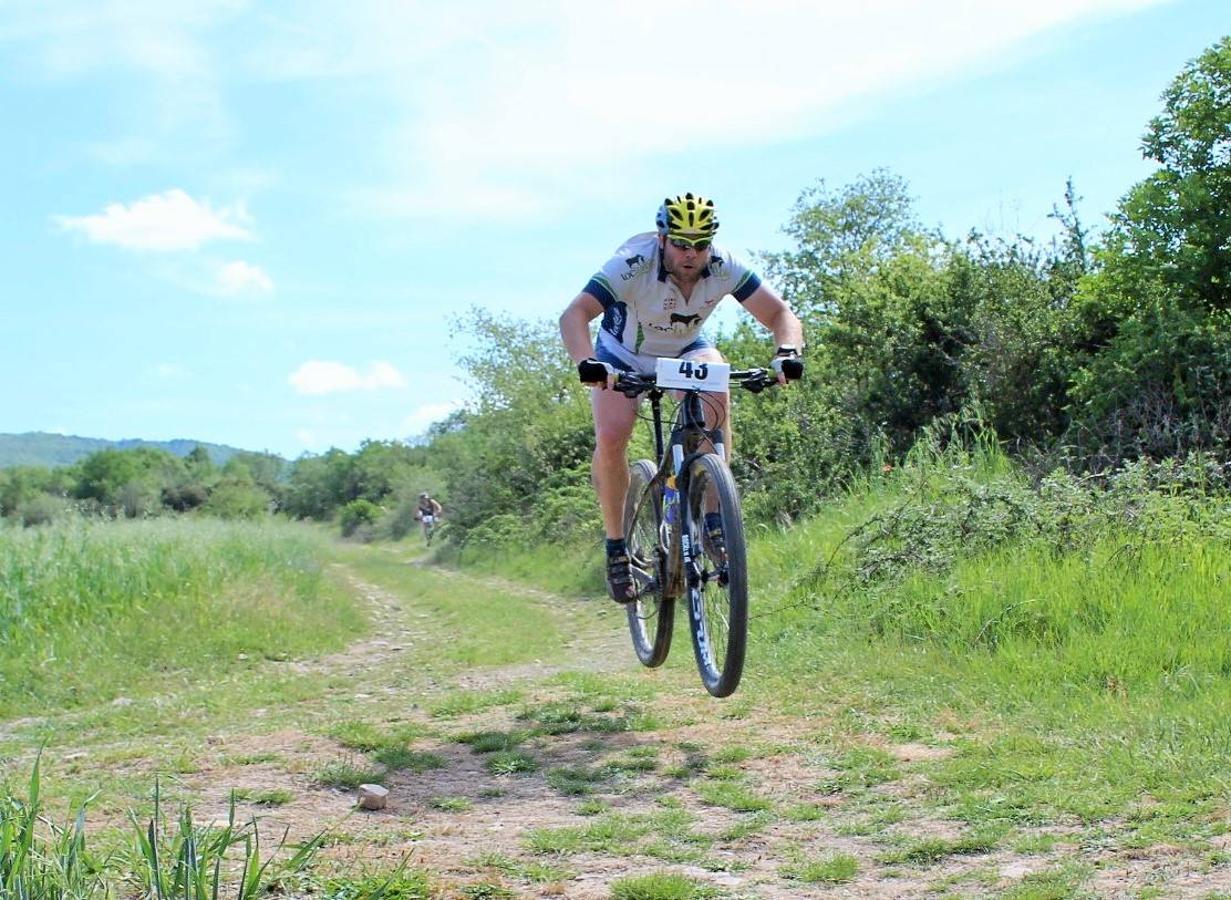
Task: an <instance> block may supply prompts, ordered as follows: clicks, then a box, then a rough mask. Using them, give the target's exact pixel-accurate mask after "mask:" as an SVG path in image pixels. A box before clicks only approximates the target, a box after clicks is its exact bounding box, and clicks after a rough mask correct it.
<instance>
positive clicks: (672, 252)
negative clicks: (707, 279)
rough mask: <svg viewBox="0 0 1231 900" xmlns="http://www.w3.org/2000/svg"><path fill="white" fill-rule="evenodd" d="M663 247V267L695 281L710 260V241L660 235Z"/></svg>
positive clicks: (678, 275) (676, 274) (677, 275)
mask: <svg viewBox="0 0 1231 900" xmlns="http://www.w3.org/2000/svg"><path fill="white" fill-rule="evenodd" d="M659 242H660V243H661V244H662V248H663V268H665V269H666V270H667V271H668V272H670V273H671V274H672V275H675V276H676V277H677V278H684V279H687V280H690V281H694V280H696V279H697V278H700V277H701V271H702V270H703V269H704V268H705V266H706V264H707V263H708V262H709V260H710V242H709V241H708V240H701V241H699V242H697V243H693V242H689V241H685V240H681V239H679V238H671V237H660V238H659Z"/></svg>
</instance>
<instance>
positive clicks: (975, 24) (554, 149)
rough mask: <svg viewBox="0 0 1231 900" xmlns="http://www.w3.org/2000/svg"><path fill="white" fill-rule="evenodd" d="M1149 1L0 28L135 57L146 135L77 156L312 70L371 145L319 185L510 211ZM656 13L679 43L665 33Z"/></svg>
mask: <svg viewBox="0 0 1231 900" xmlns="http://www.w3.org/2000/svg"><path fill="white" fill-rule="evenodd" d="M1165 2H1174V0H1030V2H1023V0H931V2H928V3H920V2H918V0H864V2H862V3H851V2H849V0H759V2H757V3H748V2H745V0H705V2H701V0H677V2H674V3H669V4H662V3H659V2H652V0H611V2H608V3H601V4H596V3H577V2H575V0H538V2H535V3H530V4H511V3H504V2H497V0H472V2H467V3H464V4H457V3H455V2H453V0H413V2H396V0H349V2H348V3H347V4H345V6H343V7H340V6H339V5H338V4H336V3H333V2H330V0H303V2H301V3H298V4H296V5H295V6H294V8H293V9H291V8H289V7H287V8H279V7H278V6H276V5H275V6H273V7H269V8H265V7H257V6H254V5H252V4H250V3H247V2H245V0H111V2H106V3H100V2H98V0H60V2H57V3H55V4H40V3H36V2H28V3H26V4H18V9H17V11H16V12H15V13H10V15H9V17H8V18H9V21H7V22H5V21H0V45H4V44H8V45H12V46H19V47H21V48H22V50H23V51H25V55H26V56H28V57H29V58H31V59H34V60H37V62H38V65H39V67H41V70H42V71H44V72H47V73H51V74H52V75H54V76H56V77H70V76H73V77H82V76H85V75H92V74H94V73H95V72H96V71H97V70H100V69H105V68H110V67H116V68H125V69H128V70H135V71H138V72H141V73H147V74H149V75H151V76H153V80H154V81H155V82H156V84H157V85H158V86H159V87H158V100H159V104H158V106H159V110H158V112H157V113H156V114H155V115H154V118H157V119H158V120H159V123H157V124H152V125H151V126H150V127H151V130H152V136H151V135H150V134H147V133H145V132H143V131H141V129H140V127H139V125H136V124H134V126H133V127H134V129H135V130H136V133H135V134H132V135H113V136H111V140H109V141H106V142H102V143H99V144H96V145H94V146H93V147H92V148H91V149H92V152H93V153H94V154H95V155H96V156H102V157H103V158H106V159H111V160H114V161H120V162H123V161H130V160H133V159H144V158H147V157H149V158H158V152H159V150H160V149H161V150H162V151H163V154H164V155H163V157H162V158H165V155H166V153H167V152H168V148H167V147H165V146H164V145H165V144H166V142H167V140H168V139H169V138H168V136H169V135H174V136H177V137H179V138H183V137H185V136H186V135H187V136H191V137H193V138H197V137H198V136H201V137H204V138H209V137H213V138H214V139H215V141H216V142H225V141H226V140H227V139H228V138H229V137H230V135H231V132H232V131H233V129H234V127H235V126H234V124H233V122H232V118H231V116H230V115H229V114H228V112H227V109H226V103H225V100H226V97H227V96H228V95H229V92H232V91H233V92H235V94H236V95H238V94H239V92H241V91H245V90H247V89H248V88H249V87H250V86H251V85H252V84H253V83H254V82H255V83H258V85H259V83H260V82H308V83H309V91H310V92H311V93H313V94H315V93H316V92H315V91H312V90H311V84H310V83H312V82H320V83H322V84H325V85H328V86H329V87H330V89H331V90H336V92H337V94H336V96H345V97H349V98H351V99H354V100H355V101H356V105H355V107H354V108H355V110H356V113H357V114H358V115H359V116H361V117H363V121H364V123H365V127H364V128H363V129H361V131H362V134H363V140H364V145H365V146H364V147H363V148H360V147H356V148H355V155H356V156H357V157H359V156H361V155H362V154H363V153H364V152H366V149H367V147H369V146H370V147H372V148H374V152H375V153H377V155H378V157H379V158H378V159H377V160H376V161H375V163H376V164H375V165H372V161H371V160H362V162H363V163H364V165H363V166H362V167H359V166H356V169H357V170H358V169H360V168H362V169H363V170H365V171H372V172H374V173H375V174H374V175H373V176H371V178H370V180H368V181H367V182H366V183H364V184H359V185H353V186H350V187H347V186H345V185H344V186H342V187H341V189H342V190H344V191H346V193H347V195H348V196H349V197H351V198H352V199H353V200H354V201H355V202H357V203H358V204H360V205H361V206H362V207H363V208H364V209H365V210H367V211H372V212H377V213H381V214H393V215H398V216H412V217H420V218H432V219H439V220H441V221H444V222H449V223H451V222H456V221H469V220H472V219H473V217H474V216H475V215H476V214H482V215H483V216H484V217H485V218H488V219H496V218H500V219H506V220H513V221H516V220H518V219H519V218H525V217H542V216H548V215H553V214H556V213H558V211H559V210H560V209H562V208H565V207H567V206H569V205H582V204H585V203H588V202H593V201H594V200H595V198H603V197H618V196H621V195H622V193H623V192H624V191H625V190H626V185H627V184H628V183H629V182H630V181H634V180H637V176H636V172H637V167H638V166H639V165H641V164H642V163H643V162H644V161H647V160H653V159H658V158H672V159H684V160H686V159H689V158H690V157H691V156H692V155H697V154H703V153H705V152H707V151H709V150H710V149H711V148H713V147H716V146H717V147H721V148H723V149H725V150H727V151H732V150H736V151H738V150H739V149H741V148H742V149H745V150H752V149H754V148H755V147H757V146H759V145H763V144H766V143H777V142H782V141H787V140H795V139H801V138H805V137H809V136H815V135H817V134H822V133H824V132H825V131H826V130H828V129H832V128H834V127H835V123H837V122H839V121H840V117H841V116H849V115H850V113H851V111H852V110H857V109H858V108H859V107H860V106H861V105H866V104H868V103H869V102H871V101H873V100H875V99H876V98H878V97H882V96H885V95H887V94H890V93H893V92H897V91H903V90H912V89H915V88H917V87H918V86H919V85H922V84H927V83H928V82H930V81H934V80H936V79H939V78H945V77H950V76H953V75H954V74H956V73H959V72H970V71H972V70H973V71H978V70H979V69H981V68H986V67H988V66H995V65H998V64H999V63H1000V61H1001V60H1004V59H1009V58H1012V57H1013V56H1014V55H1016V54H1021V53H1023V52H1042V51H1043V50H1045V49H1046V47H1047V42H1046V41H1045V40H1038V39H1039V38H1040V37H1041V36H1044V35H1046V34H1048V33H1053V32H1055V31H1057V30H1059V29H1061V28H1064V27H1071V26H1073V25H1075V24H1078V23H1082V22H1088V21H1090V20H1093V19H1096V18H1099V17H1109V16H1114V15H1120V14H1127V13H1130V12H1133V11H1136V10H1139V9H1143V8H1145V7H1149V6H1154V5H1159V4H1161V3H1165ZM425 23H430V26H426V27H425ZM239 35H242V40H239V39H238V38H237V36H239ZM672 35H678V36H681V38H680V40H679V42H678V43H679V44H680V46H681V47H684V48H687V49H680V50H672V51H668V50H667V49H666V47H667V46H668V44H669V42H668V40H667V38H666V37H665V36H672ZM608 48H610V49H608ZM690 54H691V56H690ZM687 59H692V60H695V62H688V63H684V62H681V60H687ZM677 66H678V67H679V70H678V71H677V69H676V67H677ZM322 93H328V92H322ZM331 96H334V95H333V94H331ZM364 103H374V109H378V110H379V113H374V112H373V110H372V109H365V108H364V105H363V104H364ZM186 143H187V142H186V141H184V140H180V141H179V143H177V144H176V145H175V150H182V149H183V148H184V145H185V144H186ZM204 143H205V145H206V146H215V144H212V143H209V141H208V140H206V141H205V142H204ZM754 162H755V160H752V161H750V164H753V163H754Z"/></svg>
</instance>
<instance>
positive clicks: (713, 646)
mask: <svg viewBox="0 0 1231 900" xmlns="http://www.w3.org/2000/svg"><path fill="white" fill-rule="evenodd" d="M687 472H688V482H687V485H686V490H687V502H686V503H685V504H684V509H683V510H682V512H683V513H684V517H683V530H684V535H685V536H687V538H688V545H689V551H688V553H687V554H685V556H686V559H685V563H684V571H685V578H686V581H687V589H688V592H687V596H688V624H689V626H690V627H691V628H692V644H693V649H694V650H695V651H696V656H697V669H698V671H700V673H701V681H702V683H704V685H705V689H706V690H707V691H709V692H710V693H711V694H713V695H714V696H715V697H726V696H728V695H730V694H731V693H732V692H734V690H735V689H736V687H738V686H739V679H740V676H741V675H742V674H743V671H744V647H745V644H746V642H747V637H748V570H747V565H746V556H745V552H744V521H743V516H742V515H741V513H740V504H739V493H738V492H737V491H736V488H735V479H733V478H732V477H731V470H730V469H728V468H727V464H726V463H725V462H723V461H722V459H721V458H720V457H719V456H717V455H715V454H713V453H705V454H701V455H699V456H694V457H693V458H692V459H691V461H690V462H689V463H688V464H687ZM707 514H709V519H710V525H709V527H707V523H706V518H707ZM715 526H717V527H715Z"/></svg>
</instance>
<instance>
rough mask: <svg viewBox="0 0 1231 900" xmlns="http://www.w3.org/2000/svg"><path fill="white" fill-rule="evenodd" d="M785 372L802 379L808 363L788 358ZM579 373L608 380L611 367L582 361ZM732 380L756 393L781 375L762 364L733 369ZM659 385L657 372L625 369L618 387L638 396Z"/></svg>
mask: <svg viewBox="0 0 1231 900" xmlns="http://www.w3.org/2000/svg"><path fill="white" fill-rule="evenodd" d="M782 373H783V374H784V375H785V376H786V377H787V380H788V381H798V380H799V379H800V378H802V377H803V374H804V364H803V362H802V361H801V360H798V359H784V360H783V362H782ZM579 377H580V378H581V382H582V384H597V383H600V382H604V381H606V380H607V368H606V367H605V366H604V365H603V364H602V363H598V362H596V363H593V364H592V365H587V364H585V363H582V364H581V365H580V367H579ZM730 380H731V382H732V383H733V384H738V385H739V386H740V387H742V388H743V389H744V390H746V391H750V392H752V393H754V394H759V393H761V391H763V390H765V389H766V388H769V387H774V386H775V385H777V384H778V376H777V375H776V374H775V373H774V371H773V370H772V369H762V368H756V369H734V370H732V371H731V376H730ZM657 387H658V378H657V376H655V375H641V374H638V373H637V372H621V373H619V375H618V376H617V378H616V383H615V390H617V391H619V392H620V393H621V394H623V395H624V396H625V397H636V396H638V395H639V394H644V393H645V392H647V391H652V390H655V389H656V388H657Z"/></svg>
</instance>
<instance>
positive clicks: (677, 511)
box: [615, 359, 803, 697]
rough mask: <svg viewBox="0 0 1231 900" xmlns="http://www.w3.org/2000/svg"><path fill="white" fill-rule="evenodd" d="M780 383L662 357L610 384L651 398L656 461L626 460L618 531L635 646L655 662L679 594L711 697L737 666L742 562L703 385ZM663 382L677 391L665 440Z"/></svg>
mask: <svg viewBox="0 0 1231 900" xmlns="http://www.w3.org/2000/svg"><path fill="white" fill-rule="evenodd" d="M783 365H784V371H785V373H786V376H787V377H788V378H790V379H796V378H799V377H800V376H801V375H802V374H803V365H802V363H800V362H799V361H798V360H787V361H785V362H784V364H783ZM777 383H778V382H777V376H776V375H775V373H774V372H773V371H772V370H769V369H746V370H740V371H731V367H730V366H729V365H727V364H726V363H697V362H690V361H688V360H678V359H660V360H658V366H657V371H656V373H655V374H654V375H641V374H635V373H623V374H621V375H620V376H619V379H618V380H617V381H616V384H615V390H617V391H619V392H620V393H622V394H624V395H625V396H627V397H634V398H635V397H639V396H640V395H642V394H645V395H646V396H647V397H648V399H649V401H650V415H651V418H650V422H651V425H652V430H653V435H654V451H655V454H656V456H657V457H658V460H659V462H658V463H657V465H656V464H655V463H654V462H652V461H651V460H648V459H639V460H637V461H635V462H633V463H632V464H631V467H630V482H629V488H628V494H627V495H626V498H625V502H624V537H625V542H626V544H627V546H628V553H629V557H630V559H631V560H632V566H633V577H634V580H635V581H636V582H637V586H638V594H637V597H636V598H635V599H633V600H630V601H629V602H628V603H627V604H626V609H627V614H628V629H629V632H630V634H631V636H632V641H633V649H634V651H635V652H636V654H637V658H638V659H639V660H640V661H641V663H642V664H643V665H646V666H651V667H653V666H659V665H662V663H663V662H664V661H665V660H666V658H667V654H668V652H669V651H670V649H671V637H672V631H673V629H674V627H675V601H676V600H678V599H680V598H681V597H683V598H685V599H686V601H687V607H688V624H689V628H690V629H691V632H692V645H693V650H694V653H695V656H696V660H697V669H698V671H699V672H700V674H701V682H702V683H703V684H704V685H705V689H706V690H707V691H708V692H709V693H710V694H712V695H713V696H715V697H727V696H730V694H732V693H733V692H734V691H735V689H736V688H737V687H738V686H739V681H740V677H741V676H742V674H743V671H744V651H745V646H746V644H747V636H748V570H747V564H746V555H745V548H744V521H743V515H742V513H741V511H740V500H739V491H738V490H737V489H736V486H735V479H734V478H733V477H732V476H731V470H730V468H728V466H727V462H726V448H725V446H724V444H723V434H722V427H721V426H722V424H723V423H722V422H715V423H714V427H713V428H707V427H706V423H705V410H704V404H705V393H706V392H715V391H718V392H723V391H726V390H728V386H729V384H738V385H740V386H741V387H743V388H745V389H746V390H749V391H752V392H754V393H759V392H760V391H762V390H765V389H766V388H768V387H771V386H773V385H776V384H777ZM668 390H674V391H679V392H680V397H679V404H678V406H677V408H676V414H675V419H674V422H673V423H672V427H671V431H670V434H669V436H667V437H666V439H664V436H663V412H662V398H663V396H664V394H665V393H666V391H668Z"/></svg>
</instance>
